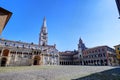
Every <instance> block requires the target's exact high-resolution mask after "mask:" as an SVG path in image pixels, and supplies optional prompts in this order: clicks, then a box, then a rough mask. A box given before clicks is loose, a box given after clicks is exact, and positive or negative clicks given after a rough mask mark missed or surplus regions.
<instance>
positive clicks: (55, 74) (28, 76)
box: [0, 66, 120, 80]
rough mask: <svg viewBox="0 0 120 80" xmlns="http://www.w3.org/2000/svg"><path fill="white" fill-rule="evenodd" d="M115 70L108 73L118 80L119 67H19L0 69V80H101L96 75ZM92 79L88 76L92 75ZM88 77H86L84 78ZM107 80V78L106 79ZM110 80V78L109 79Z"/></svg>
mask: <svg viewBox="0 0 120 80" xmlns="http://www.w3.org/2000/svg"><path fill="white" fill-rule="evenodd" d="M112 69H117V73H116V72H115V73H110V72H108V73H110V74H112V75H113V76H117V79H116V80H119V79H118V78H120V76H119V75H120V67H111V66H21V67H0V80H97V79H98V80H102V79H100V77H99V76H98V75H97V76H98V78H97V77H96V74H102V73H100V72H103V71H106V73H105V74H108V73H107V70H112ZM118 70H119V71H118ZM94 73H95V75H93V77H94V79H92V78H93V77H92V78H89V75H92V74H94ZM86 76H88V77H86ZM106 80H107V78H106ZM111 80H112V78H111Z"/></svg>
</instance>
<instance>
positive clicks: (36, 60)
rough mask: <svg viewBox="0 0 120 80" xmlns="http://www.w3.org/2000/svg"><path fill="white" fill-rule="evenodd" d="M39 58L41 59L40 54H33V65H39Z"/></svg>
mask: <svg viewBox="0 0 120 80" xmlns="http://www.w3.org/2000/svg"><path fill="white" fill-rule="evenodd" d="M40 60H41V58H40V56H35V57H34V62H33V65H40Z"/></svg>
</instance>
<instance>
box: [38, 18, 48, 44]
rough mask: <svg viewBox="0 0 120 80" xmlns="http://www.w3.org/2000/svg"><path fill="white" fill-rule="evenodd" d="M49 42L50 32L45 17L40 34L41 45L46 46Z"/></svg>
mask: <svg viewBox="0 0 120 80" xmlns="http://www.w3.org/2000/svg"><path fill="white" fill-rule="evenodd" d="M47 42H48V32H47V25H46V17H44V19H43V24H42V27H41V32H40V34H39V45H42V46H46V45H47Z"/></svg>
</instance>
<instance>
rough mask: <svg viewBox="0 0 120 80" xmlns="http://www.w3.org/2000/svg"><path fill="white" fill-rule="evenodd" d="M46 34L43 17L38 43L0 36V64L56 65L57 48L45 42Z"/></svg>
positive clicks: (57, 57)
mask: <svg viewBox="0 0 120 80" xmlns="http://www.w3.org/2000/svg"><path fill="white" fill-rule="evenodd" d="M47 34H48V33H47V27H46V19H45V18H44V20H43V25H42V28H41V32H40V36H39V43H38V44H34V43H26V42H22V41H11V40H6V39H2V38H0V64H1V65H0V66H27V65H58V64H59V53H58V50H57V49H56V45H48V44H47V42H48V35H47Z"/></svg>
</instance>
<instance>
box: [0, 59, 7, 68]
mask: <svg viewBox="0 0 120 80" xmlns="http://www.w3.org/2000/svg"><path fill="white" fill-rule="evenodd" d="M6 62H7V59H6V58H2V59H1V66H6Z"/></svg>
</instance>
